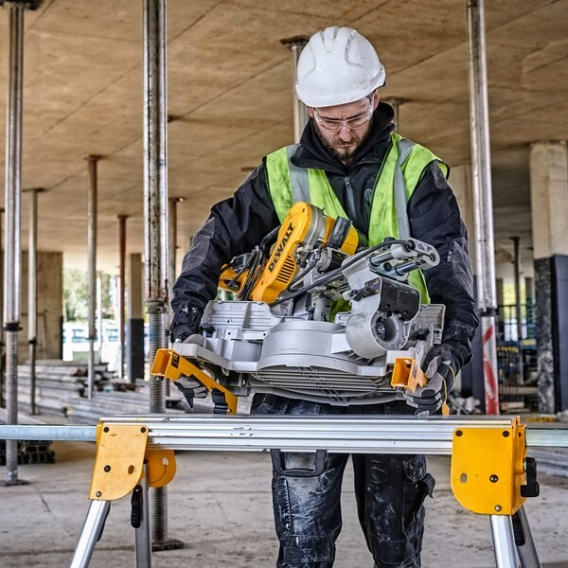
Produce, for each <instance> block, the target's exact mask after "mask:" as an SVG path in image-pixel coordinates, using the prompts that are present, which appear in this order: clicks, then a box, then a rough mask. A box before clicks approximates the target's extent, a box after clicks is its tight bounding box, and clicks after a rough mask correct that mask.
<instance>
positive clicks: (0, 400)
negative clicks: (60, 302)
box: [0, 207, 6, 408]
mask: <svg viewBox="0 0 568 568" xmlns="http://www.w3.org/2000/svg"><path fill="white" fill-rule="evenodd" d="M4 211H5V209H4V207H2V208H0V408H4V404H5V401H6V399H5V395H4V387H5V381H4V378H5V368H4V367H5V361H4V255H3V254H1V253H2V252H3V251H4V230H3V225H4V223H3V221H4V219H3V217H4Z"/></svg>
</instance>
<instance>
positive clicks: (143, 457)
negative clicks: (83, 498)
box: [89, 423, 176, 501]
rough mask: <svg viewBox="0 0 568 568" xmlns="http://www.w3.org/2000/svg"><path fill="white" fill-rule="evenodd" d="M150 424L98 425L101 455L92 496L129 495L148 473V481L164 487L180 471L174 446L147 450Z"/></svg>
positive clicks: (91, 497) (150, 484)
mask: <svg viewBox="0 0 568 568" xmlns="http://www.w3.org/2000/svg"><path fill="white" fill-rule="evenodd" d="M147 442H148V427H147V426H145V425H144V424H104V423H99V424H98V426H97V456H96V458H95V467H94V470H93V479H92V482H91V491H90V493H89V499H91V500H99V501H114V500H115V499H120V498H122V497H124V496H125V495H128V494H129V493H130V492H131V491H132V490H133V489H134V488H135V487H136V485H137V484H138V483H139V481H140V479H141V478H142V477H143V475H144V464H145V463H146V466H147V469H146V471H147V475H148V485H149V486H150V487H163V486H164V485H167V484H168V483H169V482H170V481H171V480H172V479H173V478H174V475H175V472H176V461H175V457H174V452H173V451H172V450H147V448H146V445H147Z"/></svg>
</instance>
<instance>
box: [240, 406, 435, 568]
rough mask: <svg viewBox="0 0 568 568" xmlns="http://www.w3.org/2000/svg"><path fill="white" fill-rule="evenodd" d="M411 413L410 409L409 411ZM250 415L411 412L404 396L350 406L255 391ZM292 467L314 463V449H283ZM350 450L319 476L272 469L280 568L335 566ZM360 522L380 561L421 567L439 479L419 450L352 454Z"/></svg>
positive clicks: (398, 567)
mask: <svg viewBox="0 0 568 568" xmlns="http://www.w3.org/2000/svg"><path fill="white" fill-rule="evenodd" d="M410 412H412V411H410ZM251 413H252V414H255V415H262V414H265V415H295V416H318V415H335V416H340V415H343V414H359V415H361V414H362V415H380V416H384V415H388V414H408V413H409V409H408V406H407V405H406V404H405V403H404V402H395V403H391V404H380V405H369V406H350V407H348V408H345V407H338V406H330V405H326V404H318V403H315V402H307V401H302V400H293V399H287V398H283V397H278V396H274V395H256V397H255V400H254V403H253V407H252V412H251ZM282 456H283V457H282V461H283V465H284V466H285V468H286V469H291V468H304V469H305V468H309V469H313V467H314V455H313V454H307V453H283V454H282ZM348 458H349V455H348V454H328V456H327V465H326V468H325V471H324V472H323V473H322V474H321V475H319V476H317V477H293V476H290V475H281V474H278V473H277V472H276V471H274V472H273V478H272V498H273V505H274V518H275V523H276V533H277V535H278V539H279V541H280V551H279V554H278V561H277V564H276V566H277V568H292V567H293V568H331V567H332V566H333V561H334V558H335V541H336V539H337V537H338V536H339V533H340V532H341V499H340V498H341V483H342V479H343V472H344V470H345V465H346V463H347V460H348ZM352 459H353V469H354V472H355V496H356V499H357V509H358V514H359V522H360V523H361V527H362V528H363V532H364V534H365V539H366V541H367V546H368V547H369V550H370V551H371V554H372V555H373V558H374V560H375V565H376V567H377V568H419V567H420V550H421V546H422V534H423V532H424V506H423V503H424V499H425V497H426V495H430V496H432V491H433V489H434V478H433V477H432V476H431V475H430V474H428V473H426V458H425V457H424V456H416V455H386V454H385V455H371V454H368V455H363V454H353V456H352Z"/></svg>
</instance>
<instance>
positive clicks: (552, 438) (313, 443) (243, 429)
mask: <svg viewBox="0 0 568 568" xmlns="http://www.w3.org/2000/svg"><path fill="white" fill-rule="evenodd" d="M101 422H104V424H105V425H107V426H108V425H112V424H130V425H131V424H135V423H142V424H144V425H146V426H148V428H149V437H148V447H149V448H150V449H152V448H160V449H168V450H217V451H263V450H266V449H281V450H283V451H294V452H302V451H304V452H312V451H315V450H318V449H320V450H321V449H326V450H329V451H333V452H336V453H371V452H372V453H388V454H429V455H450V454H451V453H452V439H453V433H454V431H455V430H456V429H459V428H494V429H503V428H508V427H510V425H511V421H510V420H507V419H492V418H485V417H483V418H473V417H472V418H471V419H468V418H464V417H456V418H441V417H440V418H438V417H436V418H431V419H428V420H419V419H412V418H400V417H389V418H368V417H365V418H362V417H359V416H358V417H353V416H342V417H334V418H322V417H307V418H306V417H305V418H299V417H295V416H290V417H280V418H274V417H269V416H254V417H253V416H231V417H229V416H227V417H224V416H209V415H206V416H191V417H183V418H178V417H171V416H169V415H162V416H159V415H148V416H120V417H112V418H102V419H101ZM0 439H4V440H46V439H47V440H54V441H55V440H60V441H89V442H93V441H95V440H96V426H51V425H46V426H38V425H19V424H17V425H13V426H9V425H0ZM526 442H527V447H541V448H542V447H554V448H568V429H566V428H530V427H529V428H527V431H526Z"/></svg>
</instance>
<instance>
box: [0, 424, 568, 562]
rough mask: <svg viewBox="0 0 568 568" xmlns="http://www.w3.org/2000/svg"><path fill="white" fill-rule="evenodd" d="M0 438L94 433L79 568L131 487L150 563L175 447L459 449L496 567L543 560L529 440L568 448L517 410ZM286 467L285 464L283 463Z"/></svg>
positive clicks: (460, 488) (472, 505) (2, 431)
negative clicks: (157, 507) (531, 519)
mask: <svg viewBox="0 0 568 568" xmlns="http://www.w3.org/2000/svg"><path fill="white" fill-rule="evenodd" d="M0 439H5V440H59V441H72V440H73V441H96V442H97V455H96V459H95V466H94V471H93V479H92V485H91V490H90V495H89V498H90V500H91V505H90V507H89V512H88V514H87V518H86V520H85V523H84V526H83V529H82V532H81V536H80V538H79V543H78V545H77V548H76V550H75V553H74V556H73V559H72V561H71V564H70V565H69V566H70V567H71V568H83V567H87V566H89V563H90V560H91V557H92V555H93V552H94V549H95V545H96V542H97V540H98V539H99V538H100V536H101V534H102V529H103V526H104V521H105V519H106V516H107V515H108V513H109V510H110V503H111V501H113V500H116V499H120V498H121V497H124V496H126V495H128V494H129V493H132V494H133V498H132V503H133V511H132V524H133V526H134V527H135V528H136V533H135V535H136V566H137V567H138V568H151V562H152V547H151V537H150V535H151V532H150V516H149V502H148V486H150V487H161V486H164V485H167V484H168V483H169V482H170V481H171V480H172V479H173V477H174V475H175V470H176V462H175V457H174V450H176V451H179V450H208V451H211V450H218V451H262V450H270V451H271V454H272V458H273V462H274V465H275V467H277V468H281V467H282V460H281V455H280V452H281V451H291V452H312V453H314V452H315V459H314V469H313V470H306V471H303V472H297V471H294V472H289V474H292V473H293V474H294V475H298V474H303V475H308V476H309V475H317V474H318V470H319V469H321V468H322V467H323V466H324V465H325V460H326V452H328V451H329V452H335V453H388V454H427V455H451V456H452V459H451V485H452V490H453V492H454V495H455V497H456V499H457V500H458V501H459V502H460V504H462V505H463V506H464V507H465V508H467V509H469V510H470V511H472V512H474V513H477V514H481V515H488V516H489V517H490V525H491V531H492V536H493V543H494V550H495V560H496V566H497V568H518V566H519V563H520V565H521V567H522V568H539V567H540V562H539V560H538V556H537V553H536V548H535V546H534V542H533V539H532V536H531V532H530V528H529V525H528V521H527V517H526V513H525V511H524V509H523V503H524V501H525V499H526V498H527V497H532V496H537V495H538V483H537V481H536V466H535V464H534V460H531V459H530V458H527V456H526V450H527V448H529V447H533V448H534V447H549V448H550V447H554V448H562V447H563V448H568V430H566V429H554V428H543V429H538V428H529V429H527V428H526V427H525V426H524V425H521V424H520V420H519V418H518V417H514V418H490V417H487V418H476V417H460V416H456V417H453V416H452V417H433V418H429V419H415V418H407V417H389V418H374V417H364V418H363V417H360V416H357V417H356V416H341V417H333V418H325V417H309V418H308V417H303V418H300V417H295V416H286V417H278V418H276V417H271V416H245V415H243V416H229V415H227V416H211V415H207V416H198V415H193V416H188V417H183V418H178V417H172V416H170V415H156V414H154V415H148V416H135V417H129V416H121V417H117V418H102V419H101V421H100V422H99V424H98V426H48V425H46V426H36V425H34V426H28V425H12V426H10V425H0ZM284 474H286V471H284Z"/></svg>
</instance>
